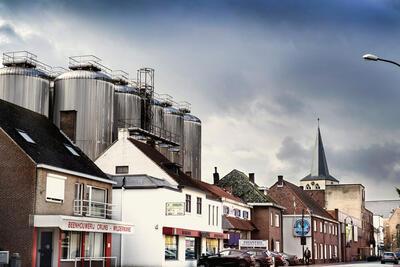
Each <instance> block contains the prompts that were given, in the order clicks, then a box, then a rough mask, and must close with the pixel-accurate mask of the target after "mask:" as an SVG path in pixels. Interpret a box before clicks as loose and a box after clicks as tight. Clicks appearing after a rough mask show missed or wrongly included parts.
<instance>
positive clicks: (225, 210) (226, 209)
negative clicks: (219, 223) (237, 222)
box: [224, 206, 229, 215]
mask: <svg viewBox="0 0 400 267" xmlns="http://www.w3.org/2000/svg"><path fill="white" fill-rule="evenodd" d="M224 214H226V215H228V214H229V207H228V206H224Z"/></svg>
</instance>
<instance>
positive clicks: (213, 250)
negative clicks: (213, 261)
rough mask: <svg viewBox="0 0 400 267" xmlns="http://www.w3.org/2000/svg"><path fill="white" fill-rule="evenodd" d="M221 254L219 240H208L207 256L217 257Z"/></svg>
mask: <svg viewBox="0 0 400 267" xmlns="http://www.w3.org/2000/svg"><path fill="white" fill-rule="evenodd" d="M218 252H219V240H218V239H215V238H207V239H206V253H207V255H215V254H217V253H218Z"/></svg>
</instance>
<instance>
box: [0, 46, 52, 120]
mask: <svg viewBox="0 0 400 267" xmlns="http://www.w3.org/2000/svg"><path fill="white" fill-rule="evenodd" d="M3 65H4V66H5V67H4V68H1V69H0V99H3V100H6V101H8V102H11V103H14V104H16V105H19V106H21V107H24V108H27V109H30V110H32V111H35V112H37V113H40V114H43V115H45V116H46V117H48V116H49V94H50V93H49V91H50V78H49V75H48V73H47V69H49V68H50V67H48V66H47V65H45V64H43V63H41V62H39V61H38V60H37V57H36V55H34V54H32V53H29V52H26V51H21V52H8V53H4V54H3Z"/></svg>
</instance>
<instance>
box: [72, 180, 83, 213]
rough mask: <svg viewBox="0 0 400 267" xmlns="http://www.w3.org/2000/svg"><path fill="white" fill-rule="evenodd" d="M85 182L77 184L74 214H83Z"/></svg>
mask: <svg viewBox="0 0 400 267" xmlns="http://www.w3.org/2000/svg"><path fill="white" fill-rule="evenodd" d="M84 187H85V185H84V184H79V183H76V184H75V194H74V214H79V215H82V209H83V196H84Z"/></svg>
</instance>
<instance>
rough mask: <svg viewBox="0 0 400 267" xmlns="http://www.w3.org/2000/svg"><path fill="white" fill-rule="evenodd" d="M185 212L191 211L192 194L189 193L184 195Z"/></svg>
mask: <svg viewBox="0 0 400 267" xmlns="http://www.w3.org/2000/svg"><path fill="white" fill-rule="evenodd" d="M185 207H186V212H188V213H191V212H192V196H191V195H186V205H185Z"/></svg>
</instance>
